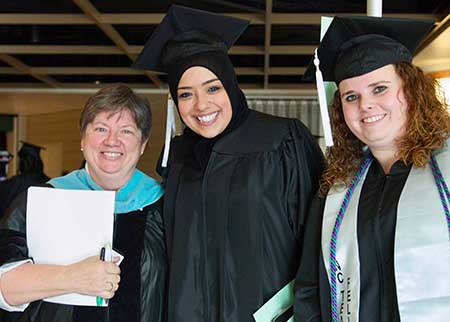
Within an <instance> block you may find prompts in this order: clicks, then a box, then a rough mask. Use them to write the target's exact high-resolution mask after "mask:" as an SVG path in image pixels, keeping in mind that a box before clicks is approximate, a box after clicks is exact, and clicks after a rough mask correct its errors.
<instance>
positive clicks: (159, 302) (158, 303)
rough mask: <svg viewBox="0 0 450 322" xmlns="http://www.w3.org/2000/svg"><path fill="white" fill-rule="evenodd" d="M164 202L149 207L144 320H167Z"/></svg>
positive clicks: (143, 262) (143, 282)
mask: <svg viewBox="0 0 450 322" xmlns="http://www.w3.org/2000/svg"><path fill="white" fill-rule="evenodd" d="M162 209H163V199H162V198H161V199H160V200H159V201H157V202H156V203H154V204H152V205H151V206H150V207H149V208H148V215H147V220H146V224H145V231H144V240H145V242H144V244H145V246H144V250H143V252H142V257H141V276H142V277H141V285H142V287H141V299H142V305H141V321H165V320H166V312H165V308H166V289H167V285H166V284H167V254H166V246H165V237H164V224H163V218H162Z"/></svg>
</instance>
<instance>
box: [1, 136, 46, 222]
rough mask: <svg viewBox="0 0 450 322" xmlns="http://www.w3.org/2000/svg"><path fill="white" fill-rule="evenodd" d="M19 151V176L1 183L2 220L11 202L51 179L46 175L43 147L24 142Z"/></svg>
mask: <svg viewBox="0 0 450 322" xmlns="http://www.w3.org/2000/svg"><path fill="white" fill-rule="evenodd" d="M22 143H23V144H22V147H21V148H20V150H19V153H18V155H19V174H18V175H16V176H13V177H12V178H9V179H7V180H5V181H2V182H0V218H1V217H2V216H3V214H4V213H5V211H6V209H7V208H8V206H9V205H10V204H11V202H12V201H13V200H14V199H15V198H16V197H17V196H18V195H19V194H20V193H22V192H24V191H25V190H27V189H28V187H30V186H36V185H40V184H42V183H45V182H47V181H48V180H49V179H50V178H49V177H47V176H46V175H45V173H44V163H43V162H42V159H41V156H40V153H41V149H42V147H40V146H37V145H34V144H31V143H27V142H22Z"/></svg>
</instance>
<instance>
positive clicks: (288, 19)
mask: <svg viewBox="0 0 450 322" xmlns="http://www.w3.org/2000/svg"><path fill="white" fill-rule="evenodd" d="M222 14H224V15H228V16H231V17H236V18H241V19H245V20H250V24H256V25H263V24H264V23H265V18H264V17H265V16H264V13H222ZM164 15H165V14H163V13H111V14H109V13H108V14H102V13H98V14H97V15H96V17H97V19H98V20H92V19H90V18H89V17H87V16H86V15H84V14H21V13H20V14H18V13H2V14H0V24H3V25H95V24H97V22H96V21H98V22H99V23H104V24H111V25H121V24H124V25H157V24H159V23H160V22H161V20H162V18H163V17H164ZM335 15H336V13H333V12H328V13H327V12H323V13H272V24H274V25H289V24H294V25H319V24H320V17H322V16H329V17H333V16H335ZM339 15H354V16H356V15H359V16H361V15H362V16H365V15H366V13H342V14H341V13H340V14H339ZM383 16H384V17H391V18H393V17H396V18H413V19H433V20H435V21H437V22H440V20H441V19H442V18H443V16H444V15H442V14H429V13H414V14H412V13H406V14H405V13H395V14H383Z"/></svg>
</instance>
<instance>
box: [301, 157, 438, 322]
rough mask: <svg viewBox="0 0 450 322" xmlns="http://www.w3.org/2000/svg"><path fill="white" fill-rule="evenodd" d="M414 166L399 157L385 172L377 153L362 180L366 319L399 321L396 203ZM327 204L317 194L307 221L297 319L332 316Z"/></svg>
mask: <svg viewBox="0 0 450 322" xmlns="http://www.w3.org/2000/svg"><path fill="white" fill-rule="evenodd" d="M410 169H411V168H410V167H407V166H405V165H404V164H403V163H402V162H401V161H397V162H396V163H395V164H394V165H393V166H392V169H391V171H390V173H389V174H385V173H384V171H383V169H382V167H381V166H380V164H379V163H378V162H377V161H376V159H374V160H373V162H372V165H371V166H370V168H369V170H368V173H367V177H366V179H365V181H364V183H363V186H362V190H361V195H360V199H359V203H358V221H357V236H358V247H359V261H360V263H361V266H360V279H361V280H360V283H361V284H360V308H359V320H360V321H361V322H372V321H373V322H400V315H399V311H398V304H397V296H396V285H395V276H394V238H395V226H396V218H397V205H398V201H399V198H400V195H401V193H402V190H403V187H404V185H405V183H406V179H407V178H408V175H409V172H410ZM433 188H434V187H433ZM324 204H325V200H324V199H323V198H320V197H316V198H315V199H314V201H313V203H312V207H311V212H310V214H309V217H308V223H307V225H306V234H305V241H304V244H305V246H307V247H305V248H304V253H303V260H302V263H301V265H300V269H299V271H298V274H297V278H296V285H295V297H296V299H295V304H294V311H295V321H296V322H306V321H308V322H319V321H323V322H329V321H331V305H330V302H331V301H330V298H331V297H330V286H329V283H328V276H327V272H326V269H325V266H324V261H323V256H322V248H321V238H322V216H323V209H324ZM338 210H339V209H337V210H336V213H337V211H338Z"/></svg>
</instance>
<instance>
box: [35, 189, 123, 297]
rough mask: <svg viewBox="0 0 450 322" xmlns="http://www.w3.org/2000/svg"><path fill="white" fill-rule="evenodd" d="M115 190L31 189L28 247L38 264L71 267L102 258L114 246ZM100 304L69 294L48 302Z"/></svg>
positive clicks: (79, 295) (78, 295)
mask: <svg viewBox="0 0 450 322" xmlns="http://www.w3.org/2000/svg"><path fill="white" fill-rule="evenodd" d="M114 194H115V193H114V191H88V190H63V189H53V188H42V187H31V188H29V189H28V202H27V244H28V250H29V253H30V256H31V257H33V259H34V262H35V263H36V264H60V265H67V264H72V263H75V262H78V261H80V260H83V259H85V258H86V257H89V256H93V255H99V254H100V249H101V248H102V247H103V246H104V245H106V244H107V243H109V244H110V245H112V236H113V225H114ZM44 300H45V301H47V302H53V303H62V304H71V305H89V306H95V305H96V298H95V297H94V296H87V295H81V294H65V295H61V296H55V297H51V298H47V299H44Z"/></svg>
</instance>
